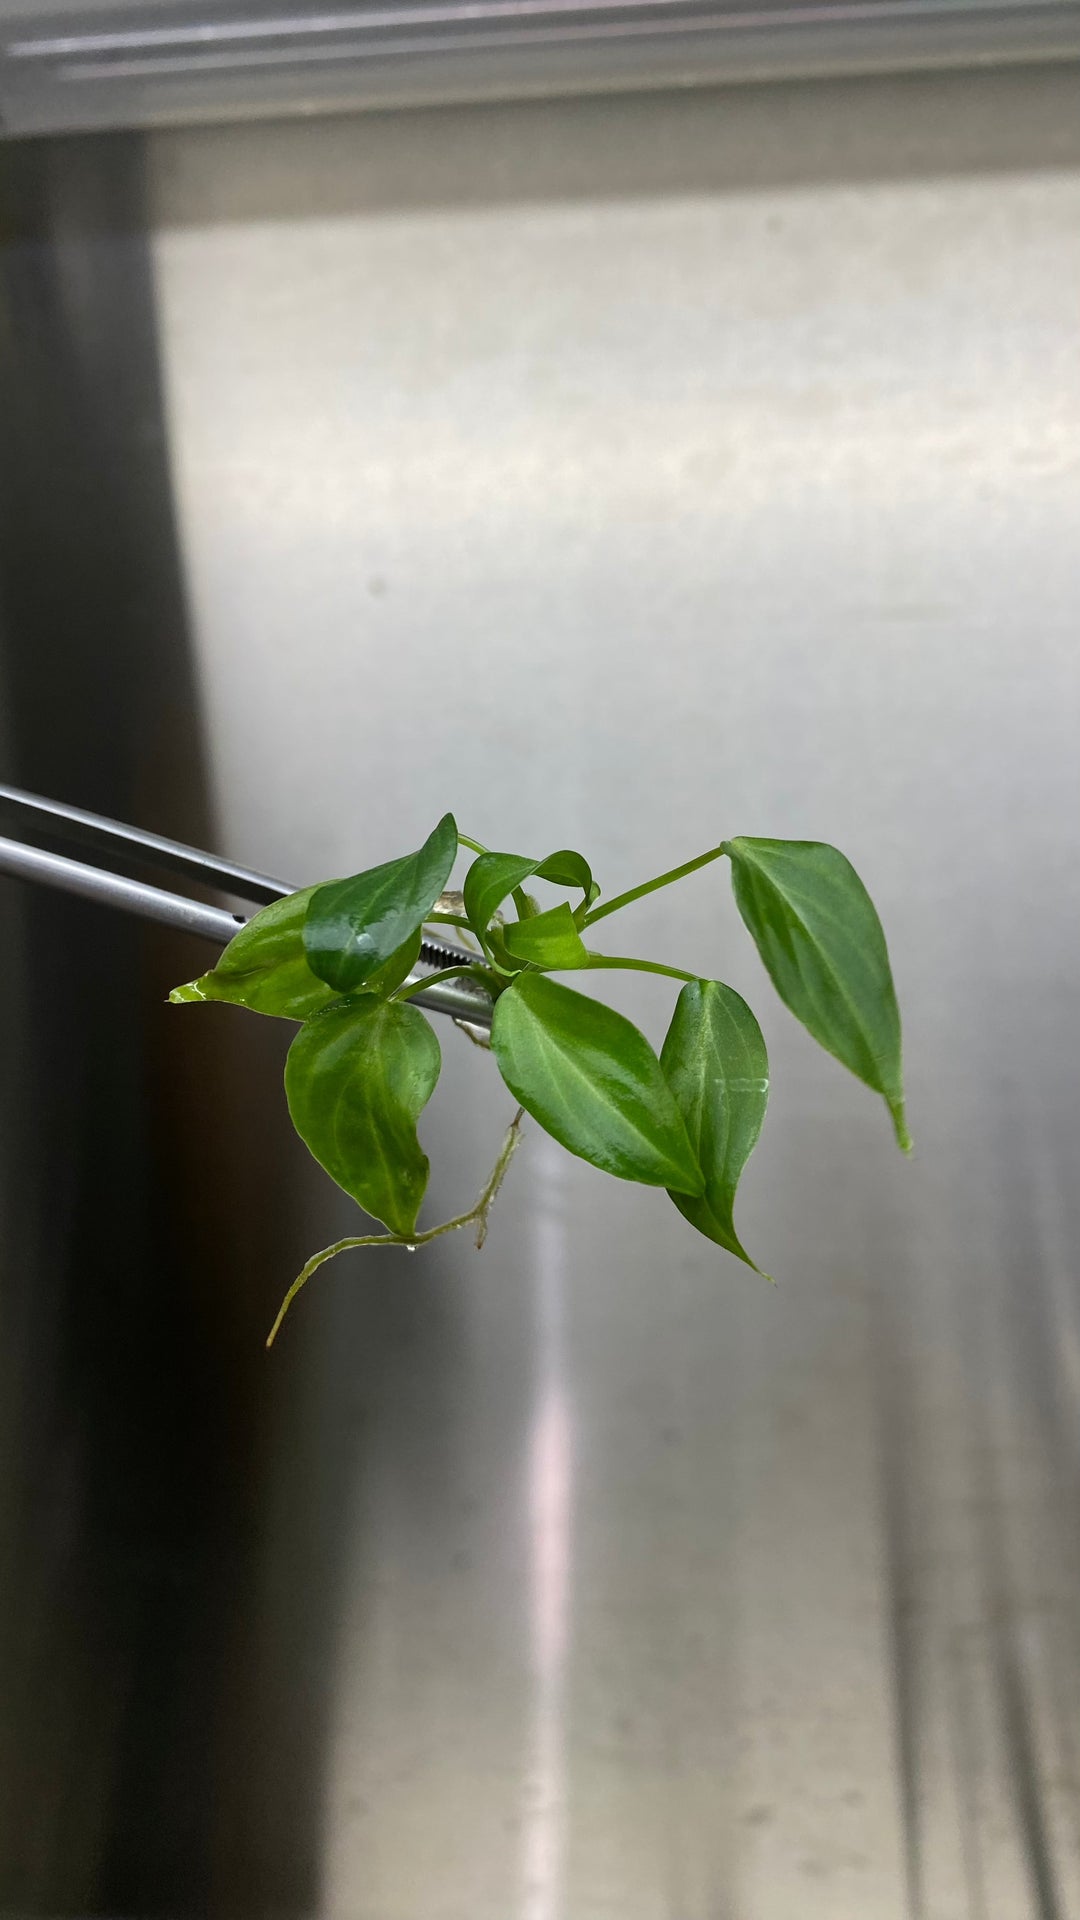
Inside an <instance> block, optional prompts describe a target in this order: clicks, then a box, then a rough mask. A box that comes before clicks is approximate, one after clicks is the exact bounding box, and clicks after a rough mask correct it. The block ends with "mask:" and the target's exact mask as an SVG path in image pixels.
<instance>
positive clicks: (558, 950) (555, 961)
mask: <svg viewBox="0 0 1080 1920" xmlns="http://www.w3.org/2000/svg"><path fill="white" fill-rule="evenodd" d="M503 943H504V945H505V947H506V950H507V952H508V953H510V954H511V955H512V956H513V958H514V959H515V960H527V961H528V962H529V963H530V965H532V966H534V967H544V968H547V969H549V970H551V971H555V972H558V971H560V970H561V969H563V968H567V967H587V966H588V964H589V956H588V953H587V952H586V950H585V945H584V942H583V941H582V938H581V935H580V933H579V932H578V929H577V921H576V920H575V919H574V916H573V914H572V913H571V911H570V909H569V907H568V906H567V904H566V902H565V900H564V901H563V902H562V904H561V905H560V906H557V907H552V908H550V909H549V911H548V912H547V913H538V914H536V915H535V917H534V918H532V919H529V920H519V921H515V922H514V923H513V924H512V925H511V926H508V927H507V928H506V929H505V931H504V933H503Z"/></svg>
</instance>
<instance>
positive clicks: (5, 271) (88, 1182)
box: [0, 137, 340, 1915]
mask: <svg viewBox="0 0 1080 1920" xmlns="http://www.w3.org/2000/svg"><path fill="white" fill-rule="evenodd" d="M144 179H145V150H144V147H143V144H142V142H141V141H140V140H137V139H134V138H132V139H129V138H119V137H117V138H109V139H97V140H92V141H69V142H61V143H56V144H55V145H53V144H48V143H35V144H33V145H27V146H23V147H21V148H13V149H8V150H7V152H6V154H5V163H4V182H3V197H2V203H0V423H2V441H0V764H2V768H3V777H4V778H5V779H7V780H10V781H14V782H16V783H18V784H20V785H23V786H26V787H28V788H30V789H32V790H35V791H38V792H42V793H47V794H52V795H55V796H58V797H61V798H64V799H66V800H71V801H74V802H76V803H78V804H80V805H83V806H88V807H91V808H94V809H96V810H98V811H101V812H104V813H106V814H110V815H113V816H115V817H118V818H120V819H128V820H132V821H135V822H138V823H140V824H142V825H145V826H149V827H153V828H158V829H160V830H164V831H166V832H168V833H170V834H173V835H176V836H178V837H181V838H185V839H190V840H193V841H195V842H196V843H200V844H212V841H213V833H212V823H211V820H210V818H209V810H208V803H207V796H206V791H205V784H204V773H203V757H202V752H201V743H200V739H199V729H198V721H197V709H196V699H195V686H194V677H193V669H192V663H191V659H190V655H189V648H188V641H187V635H186V626H185V617H184V606H183V593H182V586H181V578H180V568H179V561H178V555H177V547H176V537H175V532H174V526H173V514H172V502H171V491H170V479H169V472H168V464H167V459H166V449H165V429H164V421H163V410H162V395H161V390H160V380H159V369H158V365H157V347H156V334H155V319H154V308H153V292H152V282H151V273H150V259H149V245H148V239H147V232H146V225H145V209H144V205H143V186H144ZM7 830H9V828H8V823H7V822H6V821H3V820H0V831H7ZM207 957H208V955H207V950H206V949H205V948H203V947H201V946H198V945H196V944H194V943H185V942H184V941H182V940H181V939H180V938H178V937H176V938H174V937H171V936H169V935H167V934H165V933H164V932H163V931H161V930H158V929H150V928H144V927H143V926H142V925H140V924H139V923H138V922H136V921H134V920H129V919H127V918H126V917H124V916H122V915H119V914H114V913H110V912H108V911H106V910H104V909H98V908H93V907H90V906H88V905H86V904H84V903H81V902H75V901H72V900H69V899H67V898H66V897H63V896H60V895H58V894H53V893H50V892H48V891H46V890H43V889H37V888H30V887H23V886H20V885H19V884H18V883H16V882H14V881H3V882H0V1061H2V1066H0V1071H2V1075H3V1097H2V1100H0V1273H2V1289H0V1323H2V1334H0V1583H2V1584H0V1910H2V1911H5V1912H14V1911H17V1912H19V1913H22V1914H33V1913H49V1914H62V1913H73V1912H79V1913H83V1914H89V1913H105V1912H108V1913H111V1914H136V1913H138V1914H140V1915H142V1914H153V1913H164V1912H169V1911H172V1912H176V1911H183V1912H195V1911H199V1912H208V1911H213V1910H221V1909H222V1908H223V1907H225V1906H227V1907H228V1908H229V1909H230V1910H233V1911H235V1910H237V1908H238V1907H239V1906H240V1905H241V1904H245V1905H250V1906H251V1907H253V1908H258V1909H259V1910H260V1911H266V1910H267V1909H268V1908H269V1906H270V1905H271V1904H273V1905H274V1906H275V1907H276V1908H277V1909H278V1910H280V1911H291V1912H298V1911H306V1910H310V1908H311V1907H313V1906H314V1905H316V1904H317V1874H318V1850H319V1828H318V1806H319V1801H320V1796H321V1788H322V1783H321V1774H320V1765H321V1754H322V1745H323V1741H322V1715H323V1712H324V1707H325V1697H326V1693H327V1690H328V1688H329V1686H330V1684H331V1675H330V1673H329V1671H328V1667H329V1661H328V1658H327V1655H326V1647H325V1635H324V1632H323V1627H322V1622H321V1621H320V1617H319V1609H318V1606H316V1607H315V1609H314V1610H313V1611H312V1612H311V1613H310V1614H309V1615H308V1617H307V1620H306V1631H307V1635H308V1639H309V1644H310V1649H311V1658H310V1662H309V1669H308V1673H307V1675H306V1676H305V1678H306V1680H307V1682H308V1684H306V1685H305V1687H304V1689H303V1690H302V1692H300V1693H299V1694H298V1695H297V1696H295V1697H294V1698H293V1699H292V1700H291V1703H290V1717H289V1723H288V1727H287V1732H288V1735H289V1739H290V1742H291V1744H289V1750H288V1752H284V1751H283V1752H282V1753H281V1755H280V1762H279V1764H278V1766H277V1769H276V1771H274V1770H273V1769H270V1770H269V1772H268V1771H267V1769H266V1767H265V1766H264V1768H263V1771H262V1773H261V1774H260V1773H259V1769H258V1766H257V1764H256V1756H257V1755H258V1754H259V1753H260V1751H261V1749H262V1748H263V1747H265V1745H266V1744H267V1742H268V1741H270V1740H271V1739H272V1737H273V1736H272V1735H271V1733H270V1731H269V1729H268V1728H267V1726H266V1725H264V1724H263V1715H264V1709H263V1707H262V1701H261V1690H260V1686H259V1660H258V1658H257V1657H255V1656H254V1655H253V1652H252V1647H253V1642H254V1641H255V1639H256V1638H257V1636H256V1635H253V1633H252V1631H251V1623H250V1619H249V1618H248V1615H249V1614H250V1611H251V1604H252V1590H253V1586H254V1585H255V1583H256V1579H257V1572H256V1563H257V1559H258V1554H259V1550H260V1548H259V1539H260V1528H261V1527H262V1526H264V1525H265V1521H264V1518H263V1513H264V1501H263V1489H264V1487H265V1482H266V1478H267V1473H268V1463H269V1461H270V1460H271V1458H272V1456H273V1450H274V1430H275V1425H280V1423H281V1421H282V1419H283V1418H284V1417H287V1410H286V1414H285V1415H283V1412H282V1409H281V1407H280V1406H278V1405H276V1403H275V1400H274V1398H273V1395H274V1393H275V1392H276V1393H277V1394H278V1396H280V1395H281V1394H282V1393H283V1392H285V1391H287V1390H288V1389H287V1387H283V1386H282V1384H281V1382H282V1379H283V1378H285V1377H286V1376H284V1373H283V1370H279V1372H278V1375H277V1376H276V1382H275V1379H274V1378H273V1377H271V1375H270V1374H269V1372H268V1367H267V1361H266V1357H265V1355H264V1353H263V1351H262V1338H263V1335H264V1333H265V1330H266V1325H267V1320H268V1317H269V1306H270V1302H271V1299H272V1297H273V1296H272V1293H268V1291H267V1286H268V1275H269V1276H270V1278H269V1286H270V1288H271V1289H273V1288H274V1287H275V1286H276V1284H277V1278H278V1276H280V1275H281V1274H282V1272H283V1265H284V1263H285V1262H287V1260H288V1258H289V1254H290V1247H289V1237H288V1208H289V1200H288V1195H287V1192H286V1189H287V1184H288V1183H287V1181H285V1180H284V1179H282V1178H280V1177H278V1176H279V1172H280V1164H281V1159H282V1155H283V1154H284V1153H285V1152H286V1151H287V1141H286V1133H285V1129H286V1124H287V1123H286V1122H285V1119H284V1115H283V1114H282V1115H281V1116H280V1119H279V1117H278V1115H277V1114H276V1113H273V1114H269V1115H267V1114H266V1113H264V1112H263V1110H262V1109H263V1108H265V1107H267V1104H268V1103H266V1102H260V1101H259V1100H258V1099H254V1100H253V1099H251V1097H250V1096H247V1097H245V1096H243V1095H234V1094H233V1093H232V1091H231V1089H232V1087H233V1086H234V1085H241V1086H243V1085H245V1084H246V1078H245V1076H246V1075H250V1073H251V1071H252V1063H253V1062H255V1063H256V1065H257V1064H258V1063H259V1062H260V1061H261V1062H263V1063H269V1068H268V1070H269V1071H272V1072H274V1073H275V1074H276V1071H277V1066H276V1062H277V1057H278V1055H279V1054H280V1052H281V1051H282V1047H283V1044H284V1041H285V1040H286V1039H287V1037H288V1034H287V1031H285V1030H281V1031H278V1030H277V1029H278V1023H277V1022H265V1023H251V1024H252V1025H253V1026H256V1025H257V1026H259V1027H260V1028H261V1030H262V1031H261V1032H260V1033H259V1034H257V1035H254V1036H249V1038H248V1039H247V1040H246V1041H245V1040H243V1039H242V1038H241V1039H240V1040H239V1041H235V1040H234V1039H233V1038H232V1033H231V1030H230V1032H229V1033H224V1032H223V1029H222V1027H221V1025H220V1024H219V1025H218V1026H217V1027H215V1026H214V1023H213V1021H212V1019H211V1021H210V1022H209V1023H207V1024H206V1025H205V1026H201V1027H200V1026H199V1025H198V1023H194V1024H193V1023H191V1022H186V1023H185V1021H184V1020H183V1019H177V1018H176V1015H175V1013H173V1014H169V1013H167V1012H166V1010H165V1008H164V1006H163V1004H162V1003H163V1000H164V996H165V993H166V991H167V989H168V987H169V986H170V985H171V984H173V983H175V981H176V980H177V979H180V978H185V977H189V976H190V974H191V973H193V972H195V971H198V970H201V968H202V967H203V966H204V965H205V964H206V962H207ZM215 1011H216V1010H215ZM270 1027H273V1028H274V1029H275V1031H274V1032H273V1033H267V1032H266V1031H265V1029H267V1028H270ZM253 1109H254V1111H253ZM268 1193H271V1194H273V1195H274V1198H273V1200H272V1203H271V1204H270V1205H267V1203H266V1196H267V1194H268ZM283 1243H284V1245H285V1251H284V1253H283V1251H282V1247H283ZM271 1250H272V1252H271ZM284 1270H285V1271H286V1272H287V1267H285V1268H284ZM293 1392H294V1393H295V1389H293ZM328 1529H329V1532H330V1535H331V1537H333V1538H336V1534H337V1533H338V1532H339V1531H340V1529H339V1528H333V1527H332V1526H330V1525H329V1522H328ZM334 1566H335V1559H334V1555H333V1554H330V1555H329V1556H327V1557H326V1558H325V1559H324V1562H323V1564H322V1565H321V1566H320V1569H319V1574H320V1581H321V1586H320V1591H321V1592H322V1591H325V1593H326V1595H327V1600H326V1606H327V1609H328V1611H332V1608H331V1602H330V1599H329V1594H330V1592H331V1591H332V1588H333V1578H334ZM280 1734H281V1728H280V1726H279V1728H278V1738H279V1739H280ZM256 1777H257V1778H258V1779H259V1780H260V1781H261V1783H262V1784H261V1787H260V1789H259V1793H260V1795H261V1798H259V1801H258V1808H259V1811H258V1818H257V1819H256V1820H255V1821H254V1825H255V1826H256V1828H257V1829H258V1831H259V1832H260V1833H266V1832H273V1833H274V1835H275V1836H276V1839H275V1843H274V1844H273V1845H272V1846H270V1847H264V1846H262V1845H261V1843H260V1842H259V1840H258V1838H256V1839H255V1840H253V1841H252V1844H251V1846H250V1847H249V1846H248V1845H247V1844H246V1843H245V1838H244V1836H245V1833H246V1831H247V1827H248V1825H249V1823H250V1821H251V1803H252V1802H253V1801H254V1800H255V1798H256V1789H255V1787H254V1785H253V1784H252V1783H253V1778H256Z"/></svg>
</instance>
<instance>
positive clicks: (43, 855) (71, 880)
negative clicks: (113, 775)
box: [0, 783, 492, 1029]
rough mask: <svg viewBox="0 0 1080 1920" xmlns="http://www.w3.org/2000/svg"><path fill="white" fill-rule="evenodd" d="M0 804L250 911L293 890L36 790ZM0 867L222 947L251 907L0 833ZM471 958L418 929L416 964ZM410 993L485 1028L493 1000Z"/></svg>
mask: <svg viewBox="0 0 1080 1920" xmlns="http://www.w3.org/2000/svg"><path fill="white" fill-rule="evenodd" d="M0 807H4V808H7V809H10V810H11V811H12V812H13V813H14V814H15V815H16V816H17V818H18V820H19V823H20V824H21V825H26V826H29V827H32V828H35V829H36V830H37V831H38V832H39V833H41V834H44V835H45V836H46V837H47V838H49V839H51V840H59V841H61V842H68V841H72V842H75V843H77V844H80V845H82V846H85V847H87V848H91V849H96V850H97V851H98V852H100V853H102V854H104V855H106V856H110V855H111V856H118V857H119V858H120V859H122V860H124V861H127V862H132V863H135V864H136V865H140V866H150V867H157V868H159V869H162V870H164V871H167V872H170V873H180V874H185V875H187V876H188V878H189V879H192V880H198V881H201V882H202V884H203V885H204V886H206V887H210V888H213V889H214V890H215V891H217V892H219V893H224V894H227V895H229V897H230V898H231V899H233V900H237V901H239V902H241V903H244V904H246V905H249V906H250V908H251V913H254V912H256V911H257V910H258V908H259V907H263V906H267V905H268V904H269V903H270V902H271V901H273V900H282V899H284V898H285V895H286V894H289V893H294V892H295V891H296V889H295V888H294V887H290V886H287V885H286V883H285V882H284V881H283V880H271V879H270V878H269V877H268V876H267V875H266V874H265V873H253V872H251V870H250V869H249V868H247V867H238V866H235V865H234V864H233V862H232V861H231V860H219V859H218V857H217V855H216V854H212V853H203V852H202V851H201V849H200V848H198V847H186V846H184V845H183V844H182V843H181V842H180V841H179V840H166V839H164V838H162V836H161V835H160V834H157V833H145V832H144V831H143V829H142V828H141V827H129V826H125V825H123V824H122V823H121V822H120V821H118V820H106V819H105V818H103V816H102V815H101V814H97V813H87V812H85V811H84V809H83V808H82V807H69V806H66V805H65V804H64V803H63V801H60V800H43V799H41V798H40V797H39V796H38V795H37V794H33V793H24V792H23V791H22V789H21V788H19V787H8V786H4V785H3V784H2V783H0ZM0 873H6V874H12V875H14V876H15V877H16V878H18V879H21V880H37V881H40V882H42V883H43V884H44V885H45V886H50V887H59V888H60V889H61V891H62V892H64V893H75V894H79V895H81V897H82V898H83V899H84V900H95V901H98V902H99V903H100V904H102V905H104V906H109V907H120V908H121V909H122V910H123V911H125V912H127V913H137V914H139V915H141V917H142V918H143V919H144V920H157V921H160V922H161V924H162V925H163V926H166V927H176V928H177V929H178V930H179V931H180V932H182V933H194V934H198V935H199V936H200V938H202V939H204V940H212V941H213V942H214V944H215V946H218V947H224V946H225V945H226V944H227V943H228V942H229V941H230V940H231V939H232V937H233V935H234V934H235V933H239V931H240V928H241V927H242V926H244V925H245V923H246V921H247V920H248V919H250V918H251V913H231V912H230V911H229V910H228V908H227V907H214V906H209V905H207V904H206V903H205V902H204V901H202V900H190V899H188V898H187V896H186V895H185V894H182V893H169V892H167V891H166V890H165V889H164V888H162V887H156V886H151V885H150V884H149V883H148V882H147V881H145V880H129V879H128V878H126V876H124V875H123V874H120V873H116V872H114V871H113V869H112V868H111V867H110V866H92V865H90V864H88V863H87V862H86V861H83V860H73V859H71V858H70V856H69V855H67V854H63V853H52V852H49V851H47V850H46V849H45V848H43V847H37V846H33V845H31V844H29V843H28V842H26V841H24V840H16V839H7V838H5V837H4V836H3V835H0ZM476 958H477V956H476V954H474V953H467V952H465V950H464V949H463V948H461V947H457V946H454V945H452V944H451V943H449V942H447V941H443V940H439V939H435V938H432V937H431V935H430V934H429V933H428V932H426V931H425V933H424V936H423V939H422V941H421V945H420V962H421V965H423V966H428V967H457V966H468V965H469V963H470V962H471V961H475V960H476ZM409 978H410V981H416V980H420V979H422V978H423V975H422V974H420V973H414V974H411V975H410V976H409ZM410 998H411V999H412V1001H413V1002H414V1004H415V1005H416V1006H418V1007H427V1008H429V1009H430V1011H431V1012H432V1013H446V1014H449V1015H450V1016H451V1018H452V1019H454V1020H457V1021H459V1022H460V1023H461V1024H462V1025H464V1026H467V1027H480V1028H485V1029H487V1028H490V1026H491V1010H492V1003H491V1001H490V999H489V998H488V996H487V994H485V993H484V991H483V988H482V987H481V986H480V985H479V983H477V984H476V985H474V984H473V982H472V981H470V980H437V981H435V982H434V984H433V985H432V986H430V987H426V988H424V989H423V990H422V991H421V992H419V993H415V994H412V995H411V996H410Z"/></svg>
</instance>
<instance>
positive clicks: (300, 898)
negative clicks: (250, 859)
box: [169, 887, 420, 1020]
mask: <svg viewBox="0 0 1080 1920" xmlns="http://www.w3.org/2000/svg"><path fill="white" fill-rule="evenodd" d="M314 892H315V888H314V887H301V889H300V891H299V892H298V893H290V894H287V895H286V897H285V899H284V900H275V901H273V902H272V903H271V905H270V906H268V907H263V908H262V910H261V911H260V912H259V913H256V914H253V915H252V918H251V919H250V920H249V921H248V923H247V925H246V926H245V927H241V929H240V931H239V933H238V934H236V935H235V937H234V938H233V939H232V940H230V941H229V944H228V946H227V947H226V949H225V951H224V953H223V954H222V956H221V959H220V960H219V961H218V963H217V966H216V967H213V968H211V971H210V972H209V973H204V974H201V975H200V976H199V978H198V979H197V980H189V981H187V983H186V984H185V985H184V986H182V987H174V988H173V990H172V992H171V993H170V995H169V999H170V1000H172V1001H173V1002H175V1003H176V1004H177V1005H183V1004H184V1003H185V1002H190V1001H199V1000H224V1001H228V1002H229V1003H230V1004H231V1005H232V1006H236V1007H247V1008H249V1009H250V1011H251V1012H252V1013H270V1014H275V1015H277V1017H278V1018H279V1019H282V1020H309V1019H310V1018H311V1016H312V1014H314V1013H318V1012H319V1011H320V1009H321V1008H322V1007H328V1006H330V1005H332V1003H333V1002H334V1001H335V1000H336V999H337V998H338V995H337V994H336V993H335V992H334V989H333V987H328V986H327V985H326V982H325V981H323V980H317V979H316V977H315V975H314V974H313V973H312V971H311V968H310V967H309V966H308V963H307V955H306V953H305V952H304V920H305V918H306V916H307V910H308V905H309V903H310V901H311V896H312V894H313V893H314ZM419 952H420V933H419V930H417V932H416V933H415V934H414V935H413V936H412V938H411V939H409V940H406V942H405V944H404V946H402V947H399V949H398V951H397V953H395V954H392V955H391V957H390V959H389V960H388V961H387V962H386V963H385V965H384V966H382V967H380V968H379V969H378V971H377V972H376V973H373V974H371V975H370V976H369V978H368V979H367V980H366V981H365V982H364V991H365V992H367V993H391V992H392V991H393V989H394V988H395V987H398V986H400V985H401V982H402V981H403V980H405V979H406V978H407V977H408V975H409V974H410V973H411V972H412V970H413V967H414V966H415V965H416V961H417V957H418V955H419Z"/></svg>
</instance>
